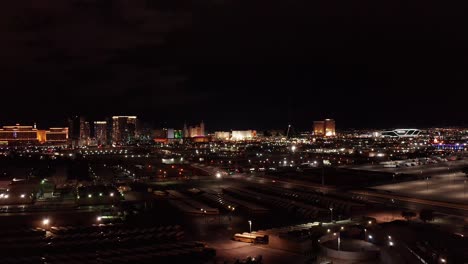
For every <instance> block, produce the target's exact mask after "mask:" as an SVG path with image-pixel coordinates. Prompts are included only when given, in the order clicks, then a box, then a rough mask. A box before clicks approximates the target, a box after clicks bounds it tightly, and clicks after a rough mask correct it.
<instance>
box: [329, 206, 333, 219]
mask: <svg viewBox="0 0 468 264" xmlns="http://www.w3.org/2000/svg"><path fill="white" fill-rule="evenodd" d="M329 209H330V222H331V223H333V207H330V208H329Z"/></svg>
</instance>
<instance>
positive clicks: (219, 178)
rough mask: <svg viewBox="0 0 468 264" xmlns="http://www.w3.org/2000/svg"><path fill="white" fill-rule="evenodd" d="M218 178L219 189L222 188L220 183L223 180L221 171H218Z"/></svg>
mask: <svg viewBox="0 0 468 264" xmlns="http://www.w3.org/2000/svg"><path fill="white" fill-rule="evenodd" d="M216 179H218V189H221V184H220V181H221V172H219V171H218V172H217V173H216Z"/></svg>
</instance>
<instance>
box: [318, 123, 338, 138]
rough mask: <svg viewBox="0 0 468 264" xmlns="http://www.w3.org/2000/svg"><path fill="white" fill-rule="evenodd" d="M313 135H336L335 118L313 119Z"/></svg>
mask: <svg viewBox="0 0 468 264" xmlns="http://www.w3.org/2000/svg"><path fill="white" fill-rule="evenodd" d="M314 135H315V136H319V137H323V136H325V137H334V136H335V135H336V131H335V120H333V119H325V120H324V121H314Z"/></svg>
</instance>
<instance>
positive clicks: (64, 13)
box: [0, 0, 468, 128]
mask: <svg viewBox="0 0 468 264" xmlns="http://www.w3.org/2000/svg"><path fill="white" fill-rule="evenodd" d="M1 5H2V8H0V36H1V39H2V41H1V42H0V70H1V71H0V77H1V78H0V87H2V88H1V89H2V93H3V97H4V98H14V100H10V99H8V100H5V99H3V100H2V104H0V110H1V111H2V113H3V116H4V117H2V118H0V121H1V122H2V123H4V122H16V121H17V120H20V121H33V120H38V121H44V122H49V121H50V119H57V118H63V116H65V115H67V114H70V113H83V114H86V115H88V116H91V117H99V118H101V117H102V116H103V115H110V114H114V113H115V114H126V113H128V114H138V115H140V116H143V117H144V118H145V119H147V120H150V121H158V122H159V121H166V122H168V123H169V124H172V125H178V124H179V123H181V122H183V120H188V121H196V120H200V119H205V121H207V123H208V125H209V127H210V126H211V128H247V127H253V128H265V127H282V126H284V124H286V123H288V122H293V123H295V124H297V126H298V127H302V128H307V127H309V126H310V124H311V121H312V120H313V119H317V118H324V117H334V118H335V119H337V120H338V125H339V126H340V125H341V126H343V127H345V126H357V127H360V126H400V125H401V126H406V125H410V126H424V125H435V124H455V125H457V124H462V123H463V122H465V121H466V114H467V110H466V107H465V106H464V104H463V100H464V99H463V96H464V95H465V94H466V90H467V87H466V86H467V77H466V72H467V67H466V63H467V61H466V60H467V52H466V49H465V47H466V46H467V44H468V43H467V42H468V41H467V35H466V34H465V33H466V30H465V23H464V21H465V19H464V14H465V13H466V12H465V9H464V8H462V7H456V6H450V5H444V6H440V5H435V4H432V3H429V2H427V1H412V2H411V3H409V2H407V1H392V2H391V3H390V2H389V3H380V2H376V1H367V3H366V2H359V3H357V2H347V3H335V2H332V1H303V0H293V1H282V2H274V1H273V2H272V1H263V0H257V1H233V0H225V1H214V0H213V1H207V0H202V1H188V0H184V1H179V0H177V1H170V2H167V1H155V0H132V1H130V0H99V1H98V0H69V1H62V0H45V1H35V0H29V1H10V2H7V3H2V4H1ZM18 102H21V104H22V106H24V107H14V106H17V105H18Z"/></svg>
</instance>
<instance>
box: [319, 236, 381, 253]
mask: <svg viewBox="0 0 468 264" xmlns="http://www.w3.org/2000/svg"><path fill="white" fill-rule="evenodd" d="M337 235H338V233H337ZM335 239H337V236H334V235H333V233H330V234H327V235H325V236H323V237H321V238H320V250H321V251H322V252H323V254H324V255H326V256H328V257H332V258H337V259H346V260H370V259H377V258H378V257H379V253H380V250H372V251H343V250H339V251H338V250H335V249H331V248H328V247H326V246H324V245H323V243H324V242H327V241H330V240H335ZM356 242H359V243H366V244H370V243H369V242H365V241H362V240H357V241H356Z"/></svg>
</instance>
